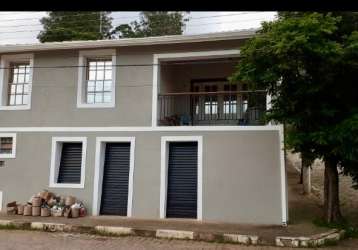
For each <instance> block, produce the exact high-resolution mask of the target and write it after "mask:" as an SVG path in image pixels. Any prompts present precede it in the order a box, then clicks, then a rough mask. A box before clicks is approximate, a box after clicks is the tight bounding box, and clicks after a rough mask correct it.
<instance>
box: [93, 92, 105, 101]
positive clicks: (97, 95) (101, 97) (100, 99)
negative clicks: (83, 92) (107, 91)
mask: <svg viewBox="0 0 358 250" xmlns="http://www.w3.org/2000/svg"><path fill="white" fill-rule="evenodd" d="M95 102H96V103H102V102H103V93H96V96H95Z"/></svg>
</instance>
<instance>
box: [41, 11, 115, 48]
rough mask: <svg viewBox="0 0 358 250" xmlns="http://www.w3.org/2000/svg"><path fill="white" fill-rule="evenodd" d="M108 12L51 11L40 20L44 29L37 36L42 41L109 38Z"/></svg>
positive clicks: (109, 19) (109, 21) (109, 22)
mask: <svg viewBox="0 0 358 250" xmlns="http://www.w3.org/2000/svg"><path fill="white" fill-rule="evenodd" d="M109 14H110V12H100V11H95V12H94V11H91V12H88V11H52V12H49V16H48V17H43V18H42V19H41V20H40V22H41V24H42V25H43V28H44V30H43V31H41V32H40V33H39V35H38V36H37V38H38V39H39V40H40V42H42V43H43V42H55V41H57V42H60V41H72V40H98V39H106V38H110V37H111V34H110V30H111V28H112V24H111V21H112V18H111V17H110V16H109Z"/></svg>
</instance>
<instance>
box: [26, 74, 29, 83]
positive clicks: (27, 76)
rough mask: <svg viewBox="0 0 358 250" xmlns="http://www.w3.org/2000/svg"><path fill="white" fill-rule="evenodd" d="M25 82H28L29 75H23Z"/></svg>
mask: <svg viewBox="0 0 358 250" xmlns="http://www.w3.org/2000/svg"><path fill="white" fill-rule="evenodd" d="M25 82H30V75H29V74H26V75H25Z"/></svg>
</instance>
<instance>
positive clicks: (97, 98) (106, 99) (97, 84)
mask: <svg viewBox="0 0 358 250" xmlns="http://www.w3.org/2000/svg"><path fill="white" fill-rule="evenodd" d="M87 69H88V71H87V93H86V96H87V103H110V102H111V101H112V60H105V59H103V60H89V61H88V67H87Z"/></svg>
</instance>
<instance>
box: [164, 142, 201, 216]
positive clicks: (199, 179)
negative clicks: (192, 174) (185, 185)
mask: <svg viewBox="0 0 358 250" xmlns="http://www.w3.org/2000/svg"><path fill="white" fill-rule="evenodd" d="M170 142H197V143H198V186H197V195H198V198H197V199H198V200H197V220H199V221H200V220H202V219H203V137H202V136H162V137H161V150H160V152H161V158H160V211H159V212H160V218H161V219H165V218H166V210H167V208H166V206H167V191H168V154H169V143H170Z"/></svg>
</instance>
